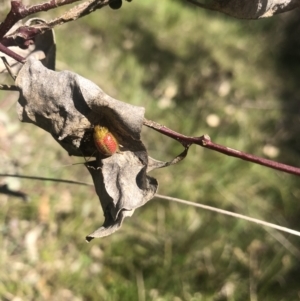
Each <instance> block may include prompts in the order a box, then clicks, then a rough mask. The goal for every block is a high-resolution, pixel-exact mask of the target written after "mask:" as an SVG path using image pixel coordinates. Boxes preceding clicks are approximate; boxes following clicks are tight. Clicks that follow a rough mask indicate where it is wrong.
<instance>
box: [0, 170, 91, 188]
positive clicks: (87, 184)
mask: <svg viewBox="0 0 300 301" xmlns="http://www.w3.org/2000/svg"><path fill="white" fill-rule="evenodd" d="M0 177H12V178H21V179H29V180H38V181H50V182H61V183H68V184H75V185H84V186H94V185H93V184H89V183H85V182H79V181H72V180H64V179H55V178H43V177H33V176H24V175H14V174H5V173H4V174H0Z"/></svg>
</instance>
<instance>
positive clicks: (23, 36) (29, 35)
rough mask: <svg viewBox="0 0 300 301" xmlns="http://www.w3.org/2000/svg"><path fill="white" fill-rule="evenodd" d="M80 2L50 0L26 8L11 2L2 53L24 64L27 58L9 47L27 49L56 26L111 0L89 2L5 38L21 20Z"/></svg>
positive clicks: (0, 30) (0, 31)
mask: <svg viewBox="0 0 300 301" xmlns="http://www.w3.org/2000/svg"><path fill="white" fill-rule="evenodd" d="M77 1H80V0H50V1H48V2H45V3H42V4H37V5H32V6H25V5H23V3H22V1H21V0H13V1H11V10H10V12H9V13H8V14H7V16H6V18H5V20H4V22H2V23H0V42H1V43H0V51H1V52H3V53H5V54H6V55H8V56H10V57H12V58H13V59H15V60H16V61H18V62H21V63H23V62H24V61H25V58H23V57H21V56H20V55H18V54H16V53H15V52H13V51H11V50H10V49H9V48H7V47H8V46H20V47H23V48H27V47H28V46H29V45H30V44H31V41H33V40H34V37H35V36H37V35H39V34H42V33H44V32H46V31H48V30H51V29H52V28H53V27H54V26H56V25H61V24H64V23H67V22H70V21H75V20H77V19H78V18H81V17H83V16H86V15H88V14H90V13H92V12H93V11H95V10H97V9H100V8H102V7H104V6H106V5H108V4H109V1H110V0H88V1H86V2H84V3H82V4H80V5H77V6H75V7H73V8H71V9H70V10H68V11H67V12H66V13H64V14H63V15H62V16H60V17H58V18H56V19H54V20H51V21H49V22H48V23H47V22H46V23H43V24H36V25H32V26H21V27H19V28H18V29H16V31H15V32H14V33H11V34H10V35H8V36H5V35H6V34H7V32H8V31H9V30H10V29H11V28H12V27H13V26H14V25H15V24H16V23H17V22H18V21H20V20H22V19H24V18H26V17H28V16H30V15H32V14H35V13H37V12H42V11H48V10H50V9H55V8H57V7H58V6H63V5H66V4H71V3H74V2H77Z"/></svg>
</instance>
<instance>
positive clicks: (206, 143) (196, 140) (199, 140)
mask: <svg viewBox="0 0 300 301" xmlns="http://www.w3.org/2000/svg"><path fill="white" fill-rule="evenodd" d="M143 124H144V125H145V126H147V127H150V128H152V129H154V130H156V131H158V132H160V133H161V134H163V135H166V136H168V137H171V138H173V139H175V140H177V141H178V142H180V143H181V144H182V145H183V146H184V147H186V146H189V145H191V144H197V145H200V146H202V147H205V148H208V149H211V150H214V151H216V152H219V153H222V154H225V155H227V156H231V157H236V158H239V159H242V160H245V161H249V162H253V163H255V164H259V165H263V166H266V167H269V168H273V169H276V170H280V171H283V172H286V173H289V174H293V175H297V176H300V168H297V167H294V166H290V165H286V164H282V163H279V162H276V161H273V160H268V159H265V158H261V157H258V156H255V155H251V154H248V153H244V152H241V151H239V150H236V149H233V148H230V147H227V146H223V145H220V144H217V143H214V142H212V141H211V139H210V137H209V136H208V135H203V136H201V137H189V136H185V135H182V134H180V133H177V132H175V131H173V130H171V129H169V128H167V127H166V126H164V125H161V124H158V123H156V122H154V121H151V120H147V119H144V122H143Z"/></svg>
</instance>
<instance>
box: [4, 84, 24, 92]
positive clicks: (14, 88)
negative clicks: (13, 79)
mask: <svg viewBox="0 0 300 301" xmlns="http://www.w3.org/2000/svg"><path fill="white" fill-rule="evenodd" d="M0 90H4V91H20V89H19V88H18V87H17V86H15V85H4V84H0Z"/></svg>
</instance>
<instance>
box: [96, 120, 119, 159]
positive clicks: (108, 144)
mask: <svg viewBox="0 0 300 301" xmlns="http://www.w3.org/2000/svg"><path fill="white" fill-rule="evenodd" d="M93 138H94V143H95V145H96V147H97V150H98V151H99V152H100V153H101V154H102V155H105V156H112V155H113V154H114V153H116V152H118V151H119V144H118V141H117V139H116V138H115V136H114V135H113V134H112V133H111V132H110V131H109V130H108V128H106V127H104V126H100V125H95V127H94V133H93Z"/></svg>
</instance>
